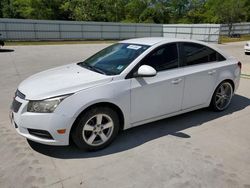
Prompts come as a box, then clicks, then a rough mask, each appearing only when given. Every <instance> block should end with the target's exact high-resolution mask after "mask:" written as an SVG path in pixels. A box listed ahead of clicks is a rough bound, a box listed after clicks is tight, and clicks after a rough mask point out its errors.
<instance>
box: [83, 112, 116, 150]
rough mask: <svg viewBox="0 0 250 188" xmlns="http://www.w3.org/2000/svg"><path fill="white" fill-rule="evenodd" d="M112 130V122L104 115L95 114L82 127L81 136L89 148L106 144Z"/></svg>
mask: <svg viewBox="0 0 250 188" xmlns="http://www.w3.org/2000/svg"><path fill="white" fill-rule="evenodd" d="M113 130H114V122H113V120H112V119H111V117H110V116H108V115H106V114H96V115H94V116H92V117H91V118H89V120H88V121H87V122H86V123H85V125H84V127H83V132H82V136H83V139H84V141H85V142H86V143H87V144H88V145H90V146H99V145H102V144H104V143H106V142H107V141H108V140H109V139H110V137H111V135H112V133H113Z"/></svg>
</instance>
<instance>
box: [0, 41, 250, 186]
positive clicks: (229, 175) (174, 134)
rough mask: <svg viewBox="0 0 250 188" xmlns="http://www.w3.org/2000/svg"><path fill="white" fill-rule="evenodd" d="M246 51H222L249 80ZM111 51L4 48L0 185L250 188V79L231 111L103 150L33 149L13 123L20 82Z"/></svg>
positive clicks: (239, 46)
mask: <svg viewBox="0 0 250 188" xmlns="http://www.w3.org/2000/svg"><path fill="white" fill-rule="evenodd" d="M243 45H244V42H239V43H231V44H225V45H218V46H219V47H220V48H222V49H224V50H226V51H228V52H229V53H230V54H231V55H234V56H236V57H238V58H239V60H240V61H241V62H242V63H243V73H244V74H250V56H245V55H244V52H243ZM105 46H107V45H106V44H88V45H87V44H78V45H57V46H56V45H51V46H9V47H8V46H7V47H5V48H4V49H2V50H0V91H1V95H0V96H1V97H0V144H1V147H0V156H1V157H0V187H3V188H5V187H25V188H26V187H84V188H92V187H96V188H99V187H102V188H106V187H108V188H113V187H114V188H125V187H126V188H130V187H136V188H138V187H139V188H140V187H143V188H153V187H156V188H163V187H168V188H169V187H174V188H178V187H180V188H183V187H192V188H196V187H209V188H210V187H211V188H216V187H220V188H221V187H226V188H227V187H233V188H234V187H242V188H250V123H249V122H250V107H249V105H250V79H245V78H242V79H241V83H240V87H239V90H238V91H237V94H236V95H235V97H234V98H233V101H232V104H231V106H230V107H229V109H228V110H226V111H225V112H221V113H215V112H211V111H209V110H208V109H202V110H198V111H195V112H190V113H187V114H184V115H180V116H177V117H173V118H169V119H165V120H162V121H158V122H154V123H150V124H147V125H143V126H140V127H136V128H133V129H130V130H127V131H124V132H123V133H121V134H120V135H119V136H118V138H117V139H116V140H115V142H114V143H113V144H112V145H111V146H109V147H108V148H106V149H104V150H101V151H98V152H83V151H80V150H78V149H77V148H75V146H68V147H51V146H45V145H40V144H35V143H32V142H27V141H26V139H25V138H22V137H21V136H19V135H18V134H17V133H16V131H15V130H14V128H13V127H12V126H11V124H10V122H9V118H8V113H9V106H10V103H11V100H12V97H13V94H14V91H15V89H16V87H17V86H18V84H19V83H20V82H21V81H22V80H23V79H25V78H26V77H28V76H30V75H32V74H34V73H36V72H39V71H42V70H45V69H48V68H51V67H55V66H59V65H63V64H68V63H70V62H75V61H80V60H82V59H85V58H86V57H88V56H90V55H91V54H93V53H94V52H96V51H98V50H100V49H102V48H104V47H105ZM7 49H8V50H7ZM38 87H39V86H38Z"/></svg>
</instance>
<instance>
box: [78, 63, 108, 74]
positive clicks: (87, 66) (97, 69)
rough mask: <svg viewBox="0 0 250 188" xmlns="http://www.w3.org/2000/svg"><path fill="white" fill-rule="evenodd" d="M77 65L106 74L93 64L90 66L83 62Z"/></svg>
mask: <svg viewBox="0 0 250 188" xmlns="http://www.w3.org/2000/svg"><path fill="white" fill-rule="evenodd" d="M78 65H80V66H82V67H84V68H87V69H89V70H92V71H95V72H98V73H101V74H104V75H107V74H106V72H104V71H103V70H101V69H100V68H97V67H94V66H91V65H88V64H85V63H83V64H82V63H81V64H80V63H79V64H78Z"/></svg>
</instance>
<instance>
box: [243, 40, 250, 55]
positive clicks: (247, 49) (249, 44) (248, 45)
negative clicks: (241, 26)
mask: <svg viewBox="0 0 250 188" xmlns="http://www.w3.org/2000/svg"><path fill="white" fill-rule="evenodd" d="M244 51H245V54H246V55H247V54H249V53H250V41H249V42H247V43H246V44H245V46H244Z"/></svg>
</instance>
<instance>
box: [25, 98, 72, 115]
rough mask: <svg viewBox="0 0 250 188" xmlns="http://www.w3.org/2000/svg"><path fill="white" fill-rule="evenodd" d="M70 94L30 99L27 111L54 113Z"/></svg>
mask: <svg viewBox="0 0 250 188" xmlns="http://www.w3.org/2000/svg"><path fill="white" fill-rule="evenodd" d="M68 96H69V95H64V96H60V97H54V98H50V99H45V100H41V101H29V103H28V107H27V111H28V112H36V113H52V112H54V110H55V109H56V107H57V106H58V105H59V104H60V102H62V101H63V99H65V98H66V97H68Z"/></svg>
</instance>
